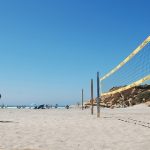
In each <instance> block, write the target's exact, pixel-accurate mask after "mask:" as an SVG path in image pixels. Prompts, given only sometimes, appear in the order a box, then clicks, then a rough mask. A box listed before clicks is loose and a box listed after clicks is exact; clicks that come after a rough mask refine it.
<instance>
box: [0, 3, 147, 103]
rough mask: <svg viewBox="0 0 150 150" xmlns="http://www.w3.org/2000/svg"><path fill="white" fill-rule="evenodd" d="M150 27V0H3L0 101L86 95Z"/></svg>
mask: <svg viewBox="0 0 150 150" xmlns="http://www.w3.org/2000/svg"><path fill="white" fill-rule="evenodd" d="M149 31H150V1H149V0H94V1H92V0H1V1H0V93H1V94H2V99H1V100H0V104H1V103H4V104H31V103H37V104H43V103H48V104H56V103H58V104H61V105H63V104H64V105H65V104H72V103H73V104H74V103H76V102H78V101H80V100H81V89H82V88H84V91H85V99H88V98H89V97H90V79H91V78H94V81H95V80H96V72H97V71H99V72H100V75H101V76H102V75H104V74H105V73H107V72H108V71H109V70H110V69H112V68H113V67H115V66H116V65H117V64H118V63H119V62H120V61H122V60H123V59H124V58H125V57H126V56H128V55H129V53H131V52H132V51H133V50H134V48H136V47H137V46H138V45H139V44H140V43H141V42H142V41H143V40H144V39H145V38H146V37H147V36H148V35H150V32H149ZM94 83H95V82H94ZM95 90H96V88H95Z"/></svg>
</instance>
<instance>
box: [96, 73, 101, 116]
mask: <svg viewBox="0 0 150 150" xmlns="http://www.w3.org/2000/svg"><path fill="white" fill-rule="evenodd" d="M96 100H97V117H98V118H99V117H100V94H99V72H97V98H96Z"/></svg>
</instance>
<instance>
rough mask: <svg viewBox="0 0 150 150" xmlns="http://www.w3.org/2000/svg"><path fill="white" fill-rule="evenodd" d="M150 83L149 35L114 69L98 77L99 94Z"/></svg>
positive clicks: (112, 92)
mask: <svg viewBox="0 0 150 150" xmlns="http://www.w3.org/2000/svg"><path fill="white" fill-rule="evenodd" d="M145 83H147V84H148V83H150V36H149V37H148V38H147V39H146V40H145V41H144V42H143V43H141V45H139V46H138V47H137V48H136V49H135V50H134V51H133V52H132V53H131V54H130V55H129V56H128V57H127V58H125V59H124V60H123V61H122V62H121V63H120V64H119V65H117V66H116V67H115V68H114V69H112V70H111V71H110V72H108V73H107V74H106V75H104V76H103V77H102V78H100V87H101V88H100V89H101V91H100V92H101V96H103V95H109V94H115V93H118V92H122V91H125V90H127V89H130V88H132V87H135V86H138V85H141V84H145Z"/></svg>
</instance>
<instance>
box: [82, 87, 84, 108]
mask: <svg viewBox="0 0 150 150" xmlns="http://www.w3.org/2000/svg"><path fill="white" fill-rule="evenodd" d="M83 94H84V90H83V89H82V110H83Z"/></svg>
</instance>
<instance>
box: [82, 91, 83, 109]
mask: <svg viewBox="0 0 150 150" xmlns="http://www.w3.org/2000/svg"><path fill="white" fill-rule="evenodd" d="M82 110H83V89H82Z"/></svg>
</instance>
